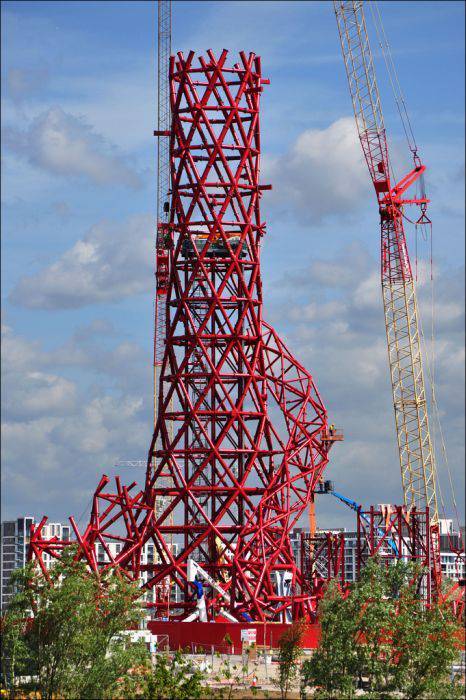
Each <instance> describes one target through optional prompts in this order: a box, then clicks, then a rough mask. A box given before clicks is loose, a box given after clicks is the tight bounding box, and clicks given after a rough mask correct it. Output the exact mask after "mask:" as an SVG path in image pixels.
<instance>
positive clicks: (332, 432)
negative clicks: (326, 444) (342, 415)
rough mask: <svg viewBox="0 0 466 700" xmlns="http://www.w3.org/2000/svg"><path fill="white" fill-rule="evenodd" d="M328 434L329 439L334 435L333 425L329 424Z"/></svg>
mask: <svg viewBox="0 0 466 700" xmlns="http://www.w3.org/2000/svg"><path fill="white" fill-rule="evenodd" d="M328 434H329V435H330V437H332V435H334V434H335V425H334V424H333V423H331V424H330V425H329V427H328Z"/></svg>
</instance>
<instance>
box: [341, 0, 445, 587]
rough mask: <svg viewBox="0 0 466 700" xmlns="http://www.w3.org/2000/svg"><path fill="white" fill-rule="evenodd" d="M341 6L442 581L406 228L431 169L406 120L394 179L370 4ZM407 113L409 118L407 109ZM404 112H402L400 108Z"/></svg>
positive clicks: (402, 417) (414, 449)
mask: <svg viewBox="0 0 466 700" xmlns="http://www.w3.org/2000/svg"><path fill="white" fill-rule="evenodd" d="M334 8H335V14H336V18H337V23H338V31H339V34H340V42H341V48H342V52H343V58H344V62H345V67H346V74H347V78H348V84H349V89H350V94H351V99H352V102H353V109H354V114H355V118H356V125H357V129H358V133H359V140H360V142H361V146H362V149H363V152H364V157H365V160H366V163H367V167H368V168H369V173H370V176H371V178H372V182H373V185H374V189H375V192H376V196H377V204H378V207H379V213H380V228H381V275H382V295H383V304H384V312H385V327H386V334H387V344H388V359H389V365H390V375H391V382H392V391H393V403H394V409H395V424H396V434H397V441H398V450H399V459H400V466H401V481H402V488H403V494H404V501H405V505H406V506H408V507H415V508H416V509H417V510H425V509H426V508H428V509H429V515H430V522H431V525H432V527H431V530H432V532H431V536H432V538H433V543H434V546H433V548H434V552H433V554H434V572H435V575H436V576H437V577H438V578H439V577H440V575H441V572H440V551H439V544H438V517H439V516H438V505H437V494H436V470H435V456H434V452H433V449H432V441H431V436H430V431H429V419H428V412H427V403H426V390H425V383H424V373H423V366H422V356H421V338H420V329H419V320H418V308H417V301H416V291H415V284H414V277H413V272H412V269H411V263H410V259H409V254H408V248H407V243H406V236H405V231H404V225H403V217H404V213H403V207H404V206H405V205H417V206H419V208H420V216H419V219H418V220H417V223H418V224H423V223H430V220H429V219H428V217H427V214H426V209H427V204H428V202H429V200H428V199H427V197H426V195H425V192H424V186H423V175H424V171H425V169H426V166H425V165H424V164H423V163H422V162H421V160H420V157H419V154H418V152H417V146H416V144H415V141H414V139H413V138H412V139H411V140H410V139H409V135H411V136H412V130H411V127H410V124H409V121H408V123H406V120H405V121H404V126H405V130H406V128H407V129H408V131H407V136H408V143H409V144H410V148H411V151H412V155H413V168H412V170H411V171H410V172H409V173H408V174H407V175H405V176H404V177H403V178H402V179H401V180H400V181H399V182H398V183H396V184H394V183H395V182H396V180H395V179H394V177H393V171H392V168H391V164H390V160H389V151H388V144H387V137H386V132H385V125H384V119H383V114H382V108H381V102H380V95H379V90H378V87H377V81H376V76H375V71H374V64H373V58H372V52H371V48H370V43H369V36H368V32H367V27H366V21H365V17H364V9H363V2H361V1H360V0H357V1H350V2H348V1H346V0H334ZM403 107H404V102H403ZM404 110H405V116H406V117H407V113H406V108H405V107H404ZM400 114H401V115H402V117H403V114H402V112H401V111H400ZM415 182H418V183H419V184H420V185H421V189H422V191H421V194H420V196H417V197H409V195H408V194H407V192H408V190H409V188H410V187H411V186H412V185H413V184H414V183H415ZM427 534H428V533H426V535H427Z"/></svg>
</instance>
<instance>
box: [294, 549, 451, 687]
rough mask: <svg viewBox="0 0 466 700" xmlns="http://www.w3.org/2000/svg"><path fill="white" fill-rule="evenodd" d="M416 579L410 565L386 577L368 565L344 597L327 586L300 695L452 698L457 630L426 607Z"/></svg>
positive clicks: (444, 612)
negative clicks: (357, 693) (365, 693)
mask: <svg viewBox="0 0 466 700" xmlns="http://www.w3.org/2000/svg"><path fill="white" fill-rule="evenodd" d="M419 574H420V570H419V569H418V568H416V567H413V566H412V565H411V564H406V563H404V562H400V561H399V562H396V563H395V564H394V565H392V566H390V567H389V568H388V569H387V568H385V567H383V566H381V564H380V562H378V561H377V560H371V561H370V562H369V563H368V564H367V566H366V567H365V569H364V571H363V573H362V576H361V580H360V581H359V582H358V583H356V584H354V585H353V586H352V588H351V589H350V591H349V594H348V595H347V596H346V597H343V596H342V595H341V592H340V591H339V589H338V587H337V585H336V584H335V583H330V585H329V586H328V589H327V591H326V594H325V596H324V599H323V601H322V602H321V605H320V608H319V617H320V621H321V628H322V636H321V641H320V645H319V648H318V649H317V650H316V651H315V653H314V654H313V656H312V658H311V659H310V660H309V661H306V662H304V664H303V667H302V688H303V691H302V694H303V695H304V694H305V689H306V688H308V687H313V688H314V689H315V691H314V696H315V697H319V696H321V697H327V698H352V697H354V695H355V691H356V689H357V688H358V687H361V686H362V684H363V682H364V685H365V686H367V690H368V692H369V694H370V697H372V698H389V697H392V696H396V695H397V694H398V697H399V694H400V693H401V694H402V696H403V697H406V698H408V699H409V700H411V699H412V700H416V699H417V698H429V697H432V698H442V697H451V698H453V697H455V693H457V689H456V688H455V687H454V686H452V684H451V683H450V681H449V669H450V668H451V663H452V661H453V660H454V658H455V656H456V655H457V649H456V641H455V639H456V636H455V635H456V631H457V630H458V625H457V623H456V621H455V620H454V618H453V616H452V615H451V613H450V612H449V610H448V609H446V608H445V609H444V608H440V607H439V606H436V605H433V606H431V607H429V608H427V607H425V606H424V605H423V603H422V601H421V600H420V599H419V597H418V596H417V594H416V590H415V587H414V586H412V585H410V581H412V580H413V579H418V578H419ZM445 693H447V695H445ZM448 693H450V694H449V695H448ZM394 694H395V695H394Z"/></svg>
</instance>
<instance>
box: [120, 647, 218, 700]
mask: <svg viewBox="0 0 466 700" xmlns="http://www.w3.org/2000/svg"><path fill="white" fill-rule="evenodd" d="M204 678H205V674H204V673H203V672H202V671H201V670H200V669H198V668H196V667H194V666H193V664H192V662H191V661H190V660H189V659H188V658H186V656H184V655H183V654H182V653H181V652H180V651H177V652H176V653H175V654H174V655H173V656H167V655H165V654H158V655H157V657H156V662H155V667H154V668H153V669H152V670H148V669H147V668H146V667H144V666H141V667H139V668H137V669H134V672H133V673H128V674H127V675H125V676H124V677H122V678H120V679H119V681H118V682H117V684H116V689H115V692H114V695H113V696H112V698H116V699H117V698H118V699H119V698H121V699H122V700H123V699H126V698H132V699H135V700H137V699H141V700H142V699H144V700H165V699H167V700H188V699H191V698H192V699H193V700H195V699H196V698H200V697H204V694H203V686H202V682H203V680H204Z"/></svg>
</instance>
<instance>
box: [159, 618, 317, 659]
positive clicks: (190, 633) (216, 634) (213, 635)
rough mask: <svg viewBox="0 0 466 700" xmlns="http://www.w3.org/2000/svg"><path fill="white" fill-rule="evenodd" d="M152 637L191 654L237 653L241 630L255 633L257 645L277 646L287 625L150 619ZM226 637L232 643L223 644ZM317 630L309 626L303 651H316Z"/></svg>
mask: <svg viewBox="0 0 466 700" xmlns="http://www.w3.org/2000/svg"><path fill="white" fill-rule="evenodd" d="M147 626H148V629H149V630H150V631H151V632H152V634H156V635H167V636H168V643H169V646H170V649H171V650H173V651H175V650H177V649H189V650H190V651H191V650H192V651H198V652H199V651H201V650H202V649H204V650H206V651H209V652H210V650H211V647H212V646H214V648H215V651H218V652H220V653H228V652H231V653H232V654H240V653H241V650H242V641H241V630H252V629H255V630H256V644H257V645H258V646H267V647H272V648H277V647H278V640H279V639H280V637H281V636H282V634H283V632H284V631H285V630H286V629H288V627H290V625H288V624H286V623H282V622H267V623H265V624H264V623H263V622H244V623H242V622H238V623H234V622H169V621H161V620H150V621H149V622H148V624H147ZM227 634H228V635H229V637H230V639H231V640H232V642H233V645H232V646H230V645H229V644H227V643H226V642H225V636H226V635H227ZM319 638H320V627H319V625H317V624H314V625H313V624H309V625H308V626H307V629H306V633H305V635H304V638H303V643H302V646H303V647H304V648H305V649H315V648H316V647H317V645H318V643H319Z"/></svg>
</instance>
